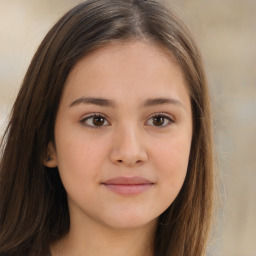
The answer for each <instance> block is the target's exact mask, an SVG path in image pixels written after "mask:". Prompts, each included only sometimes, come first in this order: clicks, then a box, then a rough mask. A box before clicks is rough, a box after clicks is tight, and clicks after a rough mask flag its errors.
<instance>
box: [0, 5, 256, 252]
mask: <svg viewBox="0 0 256 256" xmlns="http://www.w3.org/2000/svg"><path fill="white" fill-rule="evenodd" d="M79 2H81V0H51V1H49V0H48V1H47V0H0V134H1V133H2V132H3V129H4V126H5V124H6V120H7V117H8V113H9V111H10V109H11V105H12V103H13V101H14V99H15V96H16V93H17V91H18V88H19V86H20V84H21V81H22V78H23V76H24V74H25V71H26V69H27V67H28V64H29V62H30V60H31V58H32V55H33V54H34V52H35V50H36V48H37V46H38V45H39V43H40V41H41V40H42V38H43V36H44V35H45V33H46V32H47V31H48V29H49V28H50V27H51V26H52V25H53V24H54V22H55V21H57V19H58V18H59V17H60V16H61V15H62V14H63V13H64V12H66V11H67V10H68V9H69V8H70V7H72V6H74V5H75V4H77V3H79ZM172 3H173V6H174V9H175V10H176V11H177V12H178V13H179V14H180V15H181V16H182V18H183V19H184V20H185V22H186V23H187V24H188V26H189V28H190V29H191V30H192V32H193V33H194V35H195V38H196V40H197V42H198V44H199V46H200V48H201V50H202V54H203V58H204V62H205V65H206V71H207V74H208V78H209V83H210V87H211V92H212V101H213V109H214V129H215V140H216V149H217V153H218V158H219V169H220V173H221V177H222V182H221V186H220V190H221V198H220V201H222V204H221V205H220V207H219V210H218V215H219V221H218V225H216V226H215V227H216V231H215V235H214V236H213V239H212V242H211V245H210V248H211V252H212V255H215V256H256V161H255V159H256V0H214V1H210V0H208V1H206V0H173V1H172ZM193 256H196V255H193Z"/></svg>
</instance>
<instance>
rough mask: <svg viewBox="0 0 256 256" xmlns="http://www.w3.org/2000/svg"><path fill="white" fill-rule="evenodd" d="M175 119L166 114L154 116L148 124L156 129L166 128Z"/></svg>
mask: <svg viewBox="0 0 256 256" xmlns="http://www.w3.org/2000/svg"><path fill="white" fill-rule="evenodd" d="M173 122H174V121H173V119H172V118H171V117H169V116H167V115H165V114H158V115H154V116H152V117H151V118H150V119H149V120H148V121H147V122H146V124H147V125H150V126H155V127H160V128H162V127H165V126H168V125H170V124H171V123H173Z"/></svg>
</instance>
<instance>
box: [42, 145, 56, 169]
mask: <svg viewBox="0 0 256 256" xmlns="http://www.w3.org/2000/svg"><path fill="white" fill-rule="evenodd" d="M43 162H44V165H45V166H46V167H48V168H55V167H57V165H58V161H57V154H56V150H55V147H54V146H53V144H52V142H50V143H49V144H48V147H47V155H46V157H45V159H44V161H43Z"/></svg>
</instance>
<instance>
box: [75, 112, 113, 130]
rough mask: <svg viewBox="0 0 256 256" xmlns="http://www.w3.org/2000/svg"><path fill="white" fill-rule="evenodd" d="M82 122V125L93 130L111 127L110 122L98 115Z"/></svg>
mask: <svg viewBox="0 0 256 256" xmlns="http://www.w3.org/2000/svg"><path fill="white" fill-rule="evenodd" d="M80 122H81V123H82V125H84V126H88V127H91V128H100V127H102V126H106V125H109V122H108V121H107V120H106V118H105V117H104V116H102V115H96V114H94V115H91V116H88V117H86V118H84V119H83V120H81V121H80Z"/></svg>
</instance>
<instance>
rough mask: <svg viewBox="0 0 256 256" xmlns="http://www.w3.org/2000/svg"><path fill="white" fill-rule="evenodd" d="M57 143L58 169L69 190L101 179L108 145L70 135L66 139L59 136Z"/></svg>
mask: <svg viewBox="0 0 256 256" xmlns="http://www.w3.org/2000/svg"><path fill="white" fill-rule="evenodd" d="M56 145H57V159H58V169H59V173H60V176H61V179H62V182H63V184H64V186H65V188H66V190H67V192H68V190H69V189H68V187H70V188H71V187H75V188H76V189H79V188H83V187H84V186H85V184H86V186H90V185H91V184H93V182H92V181H95V182H97V181H98V180H99V174H100V171H101V167H102V166H103V164H104V161H105V159H106V156H105V154H106V145H104V143H103V142H102V141H101V142H97V141H95V140H94V141H93V142H91V141H90V139H88V138H84V137H82V136H81V137H79V136H70V137H69V138H68V137H65V140H62V139H61V137H59V139H58V140H57V139H56ZM79 184H81V186H80V185H79Z"/></svg>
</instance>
